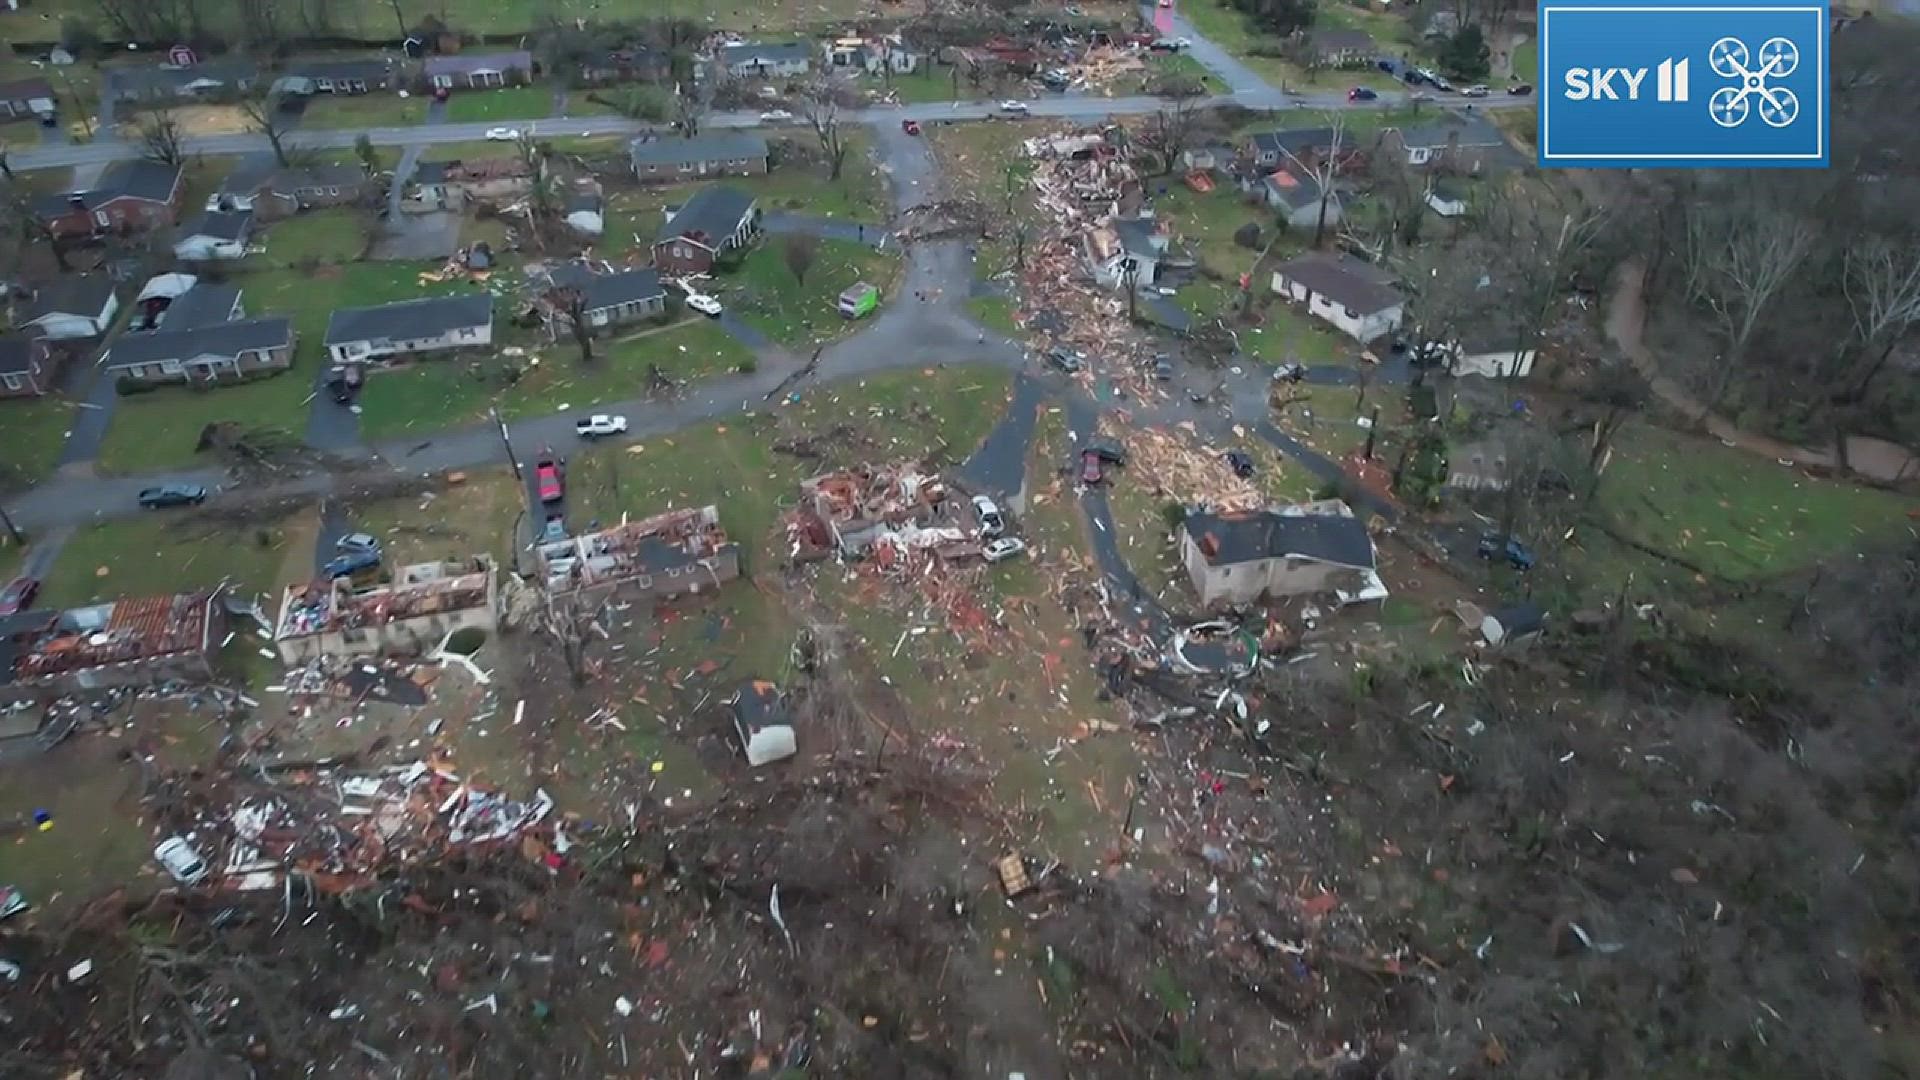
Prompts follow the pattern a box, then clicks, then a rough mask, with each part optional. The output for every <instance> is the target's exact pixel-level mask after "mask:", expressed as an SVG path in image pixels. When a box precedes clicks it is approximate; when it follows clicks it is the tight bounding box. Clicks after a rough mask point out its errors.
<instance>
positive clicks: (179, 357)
mask: <svg viewBox="0 0 1920 1080" xmlns="http://www.w3.org/2000/svg"><path fill="white" fill-rule="evenodd" d="M187 295H192V293H191V291H190V292H189V293H188V294H187ZM181 299H183V300H184V299H185V297H184V296H183V297H182V298H181ZM215 299H216V300H217V297H216V298H215ZM176 302H177V301H176ZM215 306H216V307H217V306H218V305H217V304H215ZM236 308H237V293H236ZM203 314H207V315H208V317H209V318H211V317H213V316H212V314H211V313H203ZM189 321H191V320H189ZM292 363H293V321H292V320H291V319H288V318H287V317H286V316H284V315H275V316H271V317H268V318H263V319H241V320H238V321H235V322H218V321H215V322H207V323H203V324H201V325H197V326H191V327H186V328H180V329H176V328H174V327H173V326H172V325H171V323H166V324H163V325H162V328H161V329H159V330H155V331H153V332H152V333H147V334H122V335H121V336H119V337H118V338H115V339H114V341H113V344H112V345H111V346H110V347H109V348H108V349H107V351H106V354H105V355H103V356H101V357H100V366H101V367H103V368H105V369H106V370H108V371H110V372H112V373H113V375H114V377H115V378H117V379H120V380H122V381H123V382H131V383H136V384H141V385H158V384H161V383H195V384H200V385H217V384H220V383H235V382H245V381H247V380H248V379H250V378H252V377H255V376H258V375H261V374H263V373H265V372H269V371H281V370H285V369H286V368H287V367H289V366H291V365H292Z"/></svg>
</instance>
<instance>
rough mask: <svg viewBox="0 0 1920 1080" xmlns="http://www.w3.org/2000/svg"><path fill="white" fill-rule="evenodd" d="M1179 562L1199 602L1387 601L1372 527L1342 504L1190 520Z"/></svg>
mask: <svg viewBox="0 0 1920 1080" xmlns="http://www.w3.org/2000/svg"><path fill="white" fill-rule="evenodd" d="M1180 561H1181V563H1182V564H1183V565H1185V567H1186V569H1187V576H1188V578H1189V579H1190V580H1191V581H1192V582H1193V589H1194V592H1195V593H1197V594H1199V598H1200V603H1201V604H1202V605H1203V606H1207V607H1211V606H1213V605H1215V604H1250V603H1253V602H1254V601H1256V600H1259V599H1261V598H1262V597H1286V596H1311V595H1315V594H1319V593H1332V594H1334V595H1335V596H1336V597H1337V598H1338V599H1340V600H1341V601H1342V602H1352V601H1356V600H1380V599H1385V598H1386V595H1387V592H1386V587H1385V586H1384V585H1382V584H1381V582H1380V575H1379V574H1378V573H1377V572H1376V570H1375V566H1374V551H1373V538H1372V537H1371V536H1369V535H1367V527H1366V525H1365V523H1363V522H1361V521H1360V519H1358V518H1356V517H1354V516H1353V511H1352V510H1350V509H1348V507H1347V505H1346V504H1345V503H1342V502H1339V501H1337V500H1334V501H1329V502H1326V503H1308V504H1303V505H1300V506H1292V507H1286V508H1283V509H1279V510H1245V511H1236V512H1231V513H1219V514H1215V513H1195V514H1189V515H1187V518H1186V520H1185V521H1184V522H1182V523H1181V526H1180Z"/></svg>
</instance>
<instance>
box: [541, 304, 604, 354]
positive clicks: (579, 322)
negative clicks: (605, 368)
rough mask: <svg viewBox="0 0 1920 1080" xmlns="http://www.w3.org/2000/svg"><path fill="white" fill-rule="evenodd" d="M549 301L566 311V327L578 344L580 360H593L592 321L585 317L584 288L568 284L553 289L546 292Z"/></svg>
mask: <svg viewBox="0 0 1920 1080" xmlns="http://www.w3.org/2000/svg"><path fill="white" fill-rule="evenodd" d="M547 298H548V300H549V301H551V302H553V303H554V304H557V305H558V306H559V307H560V310H562V311H564V312H566V316H567V323H568V329H569V330H571V331H572V332H573V341H574V344H576V345H578V346H580V362H581V363H583V364H586V363H591V362H592V361H593V323H592V321H591V320H590V319H589V318H588V317H587V293H586V290H584V289H581V288H578V287H573V286H569V287H567V288H563V289H554V290H552V291H551V292H549V293H547Z"/></svg>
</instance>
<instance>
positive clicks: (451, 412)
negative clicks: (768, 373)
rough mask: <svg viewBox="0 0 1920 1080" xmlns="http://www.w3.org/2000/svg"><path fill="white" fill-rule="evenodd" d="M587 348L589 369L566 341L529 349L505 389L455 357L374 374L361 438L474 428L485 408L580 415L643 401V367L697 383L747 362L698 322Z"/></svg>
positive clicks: (742, 350)
mask: <svg viewBox="0 0 1920 1080" xmlns="http://www.w3.org/2000/svg"><path fill="white" fill-rule="evenodd" d="M595 346H596V353H595V357H594V360H593V361H592V362H591V363H582V362H581V360H580V352H579V347H578V346H577V345H575V344H574V342H573V339H572V338H563V339H562V340H560V341H558V342H556V343H554V344H551V345H544V346H542V347H540V348H539V349H537V350H534V349H530V350H529V351H530V352H532V353H534V354H535V355H536V356H537V357H538V358H539V361H540V362H539V363H538V364H537V365H532V366H530V367H528V368H527V369H526V371H525V373H524V374H523V375H522V376H521V377H520V380H519V382H517V383H515V384H514V385H512V386H505V385H503V384H502V383H501V381H500V380H499V379H498V378H497V377H492V376H491V375H488V376H486V377H479V376H476V365H475V362H472V361H467V360H462V359H459V358H451V359H446V360H437V361H435V360H427V361H422V362H421V363H418V364H415V365H413V366H412V367H409V368H406V369H405V370H401V371H392V372H381V373H379V374H376V375H375V376H374V377H373V378H372V379H371V380H370V381H369V382H368V384H367V389H366V392H365V393H364V394H362V395H361V400H360V405H361V415H360V429H361V432H362V433H363V434H364V435H365V436H366V437H367V438H369V439H387V438H399V437H401V436H404V435H408V434H411V433H416V432H430V431H436V430H439V429H441V428H445V427H448V426H451V425H458V424H466V423H474V422H478V421H479V420H481V419H482V418H484V417H485V416H486V414H487V409H488V408H489V407H490V406H497V407H498V408H499V410H500V414H501V415H502V416H504V417H506V418H507V419H509V420H512V419H516V418H518V417H522V416H538V415H544V414H547V413H552V412H558V411H560V408H561V406H566V407H567V409H569V410H571V411H574V412H580V413H586V412H590V411H592V410H593V409H594V408H596V407H599V406H603V405H606V404H609V403H611V402H616V401H626V400H630V399H633V398H639V397H642V396H644V395H645V394H646V393H647V390H648V374H647V368H648V365H650V364H658V365H660V368H661V370H662V371H664V372H665V373H666V374H667V375H668V376H670V377H672V378H675V379H699V378H703V377H706V376H710V375H716V374H720V373H723V372H728V371H733V370H735V369H737V368H739V367H740V365H742V364H744V363H746V362H747V361H748V360H750V359H752V357H753V354H752V353H750V352H748V351H747V349H746V347H745V346H743V345H741V344H740V343H738V342H736V341H734V340H733V339H732V338H730V337H728V336H727V335H726V333H725V331H723V330H721V329H720V328H719V327H717V326H715V325H713V324H712V323H710V322H708V321H707V320H705V319H694V320H689V321H685V322H681V323H678V324H676V325H674V326H671V327H667V328H664V329H653V330H642V331H638V332H629V333H628V334H627V335H626V336H625V338H624V339H614V338H605V339H601V340H599V341H596V343H595ZM477 370H478V371H480V372H482V373H486V372H489V371H490V370H491V365H490V364H487V363H486V362H484V361H482V362H480V364H479V367H478V369H477Z"/></svg>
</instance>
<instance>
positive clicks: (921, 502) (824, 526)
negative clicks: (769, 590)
mask: <svg viewBox="0 0 1920 1080" xmlns="http://www.w3.org/2000/svg"><path fill="white" fill-rule="evenodd" d="M950 495H951V493H950V492H949V490H948V488H947V485H946V483H945V482H944V481H942V480H941V479H940V478H939V477H938V476H930V475H928V474H925V473H922V472H921V471H920V469H919V466H917V465H914V464H911V463H903V464H896V465H889V466H882V467H878V468H876V467H872V466H867V467H862V468H857V469H844V470H840V471H838V472H831V473H824V474H822V475H820V476H816V477H813V478H812V479H809V480H803V481H801V482H800V505H799V506H798V507H796V508H795V509H794V510H793V511H792V512H791V513H789V514H788V516H787V539H788V549H789V555H790V557H791V558H792V559H793V560H794V561H795V562H808V561H812V560H817V559H824V558H829V557H831V556H834V555H838V556H840V557H842V558H849V559H857V558H863V557H866V556H869V555H871V556H873V557H874V558H876V559H878V560H880V562H881V564H882V565H883V566H884V565H891V564H892V563H893V562H894V561H896V560H897V559H899V558H901V557H903V556H905V555H907V554H909V553H912V552H929V551H930V552H932V553H933V554H934V555H936V556H938V557H940V558H941V559H943V560H946V561H954V560H958V559H968V558H977V557H979V555H980V545H979V543H978V541H976V540H975V539H974V537H975V536H977V535H978V533H979V528H980V522H979V518H978V515H977V514H976V513H975V512H974V509H973V506H972V504H971V503H970V502H969V501H968V500H966V499H964V498H958V499H956V498H952V497H950Z"/></svg>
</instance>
